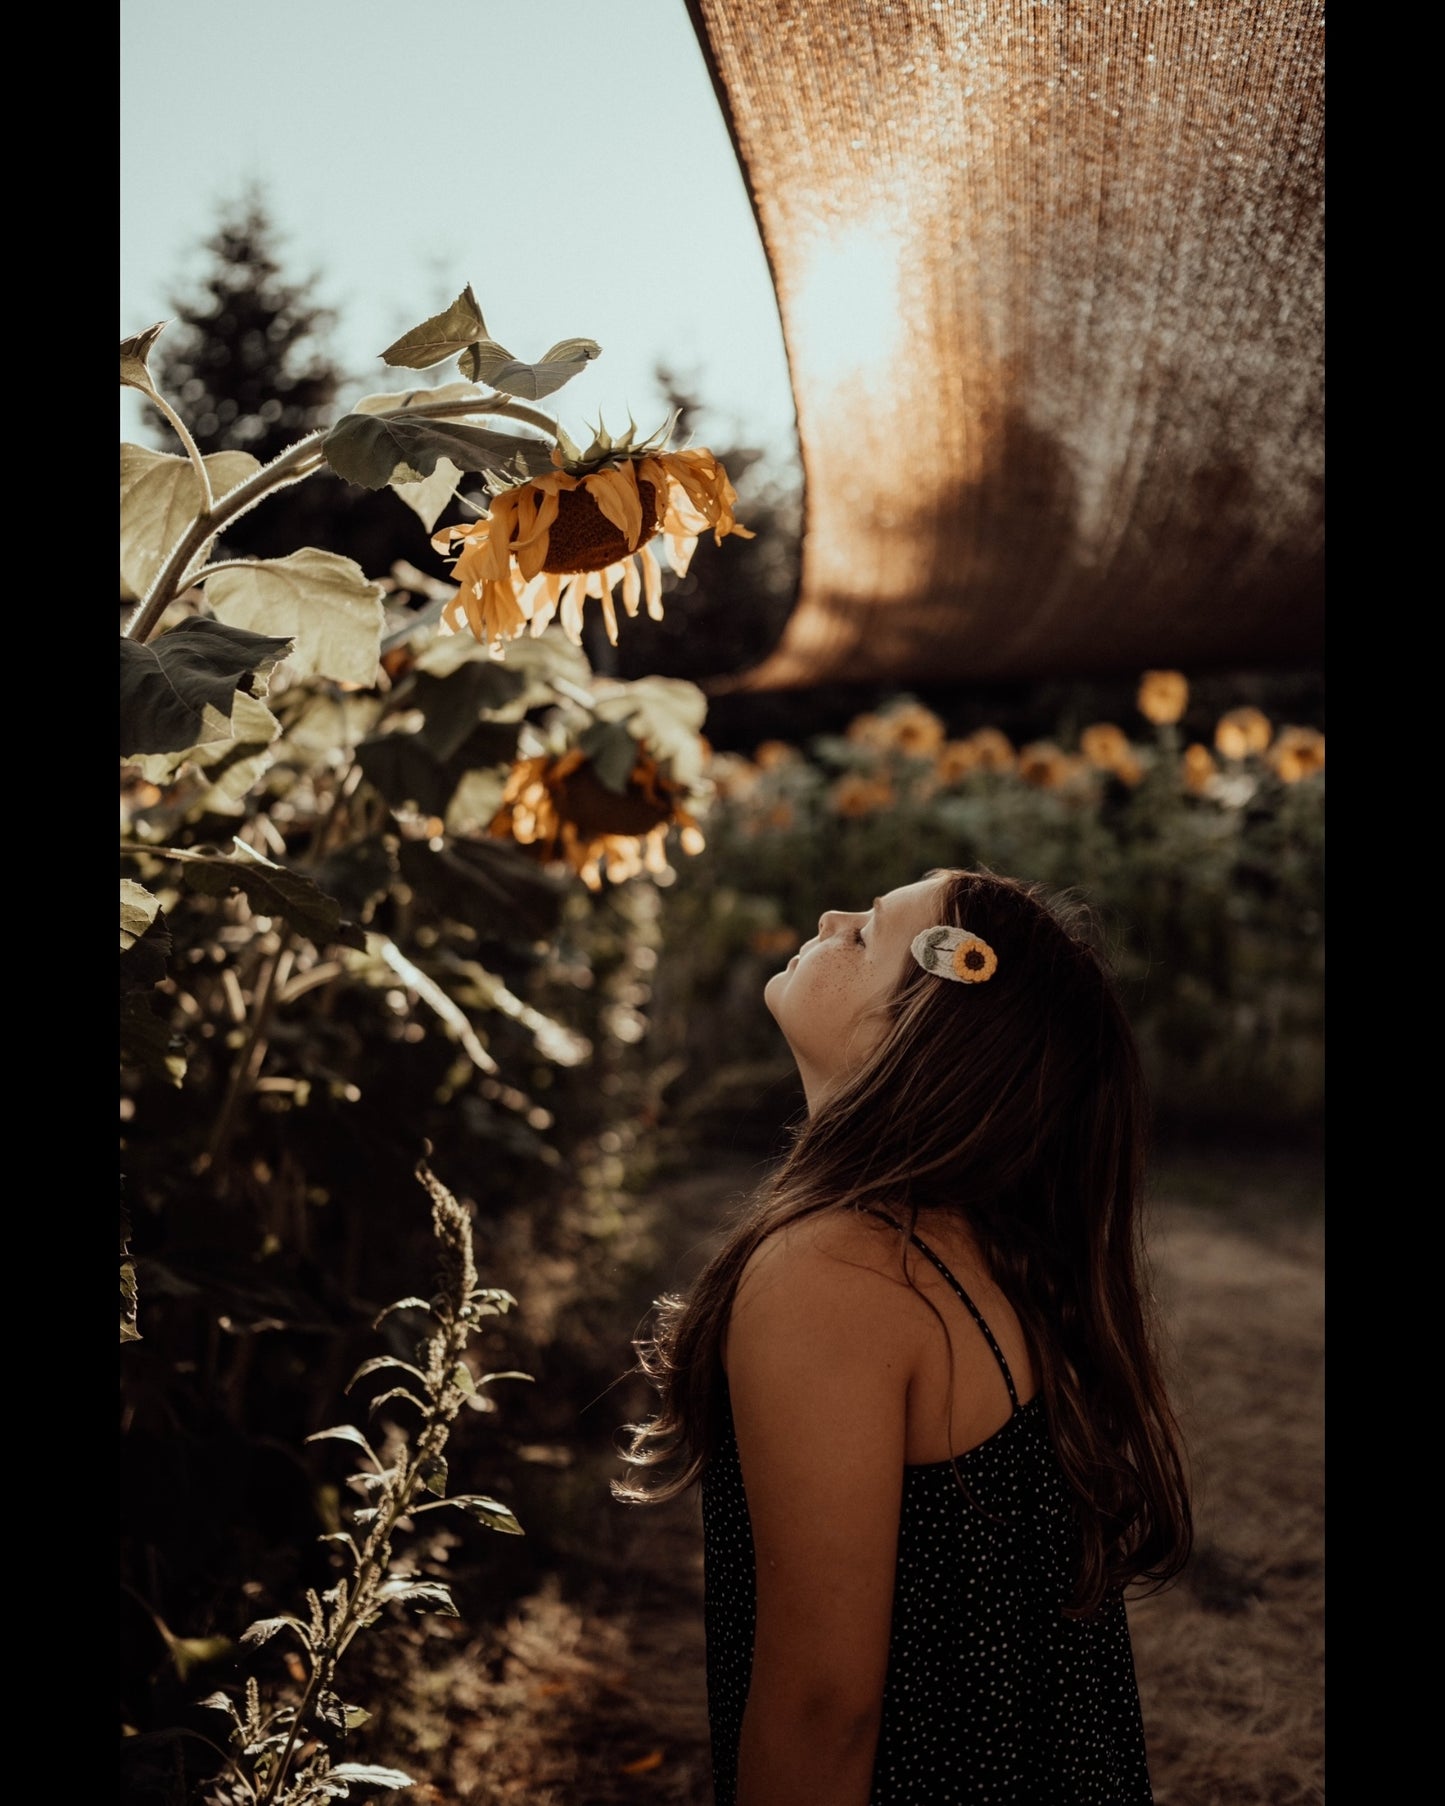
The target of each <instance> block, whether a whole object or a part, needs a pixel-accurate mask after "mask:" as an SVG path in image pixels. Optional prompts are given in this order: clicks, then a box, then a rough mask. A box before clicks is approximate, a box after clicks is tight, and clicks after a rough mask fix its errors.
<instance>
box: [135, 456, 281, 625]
mask: <svg viewBox="0 0 1445 1806" xmlns="http://www.w3.org/2000/svg"><path fill="white" fill-rule="evenodd" d="M205 466H206V472H207V474H208V475H209V477H210V479H211V490H212V493H213V494H214V495H216V496H217V497H219V496H222V495H224V494H225V493H226V492H227V491H228V490H231V489H234V488H235V487H236V485H237V484H238V483H242V482H244V481H245V479H246V478H247V477H249V476H251V475H252V474H253V473H254V472H255V471H258V470H259V469H260V468H261V466H260V465H259V464H258V463H257V462H256V460H255V459H254V458H253V457H252V456H251V454H250V453H249V452H239V451H226V452H212V453H211V455H210V457H208V458H207V459H206V460H205ZM201 506H202V498H201V480H200V478H199V477H198V476H197V475H196V472H195V468H194V466H193V465H192V463H191V461H190V459H189V458H180V457H175V456H173V455H172V454H171V453H169V452H155V451H151V450H149V449H148V448H147V447H146V446H144V445H122V446H121V448H120V574H121V577H122V579H123V580H124V581H125V582H126V583H127V584H128V585H129V587H130V589H131V590H132V592H133V593H134V594H135V595H137V596H143V595H144V594H145V593H146V591H147V590H148V589H149V588H150V586H151V584H152V582H153V581H154V580H155V576H156V573H157V572H158V571H159V570H160V568H161V565H162V564H163V563H164V561H165V558H166V555H167V553H168V552H169V551H170V549H171V547H172V546H174V545H175V544H176V543H177V542H178V541H179V539H180V537H181V535H182V534H183V533H184V532H185V531H186V529H187V528H188V527H189V526H190V525H191V523H192V522H193V521H194V520H195V519H196V517H197V516H198V515H199V514H200V512H201Z"/></svg>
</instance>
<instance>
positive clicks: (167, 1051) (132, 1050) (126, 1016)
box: [120, 991, 186, 1090]
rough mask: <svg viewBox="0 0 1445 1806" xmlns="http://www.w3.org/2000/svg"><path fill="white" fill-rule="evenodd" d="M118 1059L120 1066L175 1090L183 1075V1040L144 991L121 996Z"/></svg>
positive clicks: (184, 1056)
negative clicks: (129, 1068)
mask: <svg viewBox="0 0 1445 1806" xmlns="http://www.w3.org/2000/svg"><path fill="white" fill-rule="evenodd" d="M120 1059H121V1065H122V1066H128V1067H132V1068H134V1069H135V1070H136V1071H138V1072H144V1073H148V1074H149V1075H150V1076H151V1077H152V1078H155V1079H159V1080H160V1081H161V1082H162V1083H163V1084H167V1085H174V1086H175V1087H176V1088H177V1089H178V1090H179V1088H180V1085H181V1081H182V1080H183V1079H184V1078H185V1076H186V1055H185V1043H184V1042H183V1041H182V1040H181V1039H180V1037H179V1036H178V1035H176V1034H175V1033H174V1032H173V1031H172V1029H171V1025H170V1023H169V1022H168V1021H167V1020H166V1018H165V1017H163V1016H160V1015H157V1013H156V1008H155V1004H154V1003H153V1001H152V1000H151V997H150V994H149V992H147V991H134V992H131V993H130V994H129V995H126V996H123V997H122V998H121V1000H120Z"/></svg>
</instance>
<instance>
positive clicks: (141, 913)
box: [120, 878, 161, 953]
mask: <svg viewBox="0 0 1445 1806" xmlns="http://www.w3.org/2000/svg"><path fill="white" fill-rule="evenodd" d="M160 907H161V900H160V898H159V897H153V896H152V895H151V893H150V892H149V891H148V890H147V889H146V887H145V886H144V885H143V884H137V883H136V882H135V880H134V879H133V878H122V879H121V881H120V950H121V952H122V953H127V952H129V951H130V949H131V948H132V947H134V946H135V944H136V942H137V941H138V940H139V939H140V938H141V936H142V935H143V934H144V933H145V931H146V929H147V928H149V927H150V925H151V923H152V922H153V921H155V919H156V917H157V915H159V914H160Z"/></svg>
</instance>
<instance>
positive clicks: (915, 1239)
mask: <svg viewBox="0 0 1445 1806" xmlns="http://www.w3.org/2000/svg"><path fill="white" fill-rule="evenodd" d="M863 1208H864V1209H865V1210H867V1211H868V1214H869V1215H870V1216H875V1217H882V1218H883V1221H884V1222H885V1223H892V1224H893V1227H894V1228H895V1229H897V1228H898V1227H899V1224H897V1223H895V1222H894V1221H893V1218H892V1217H891V1216H889V1215H888V1214H887V1213H886V1212H885V1211H882V1210H874V1209H872V1207H871V1206H869V1205H866V1204H865V1205H864V1206H863ZM908 1239H909V1241H910V1242H912V1243H913V1245H914V1247H915V1248H917V1249H918V1251H919V1253H920V1254H924V1255H926V1256H927V1257H928V1259H929V1260H931V1261H932V1262H933V1264H934V1266H935V1267H937V1268H938V1270H939V1272H940V1273H941V1274H942V1275H943V1277H944V1278H945V1279H946V1280H947V1281H948V1283H949V1284H950V1285H951V1286H952V1287H953V1289H954V1291H955V1292H957V1294H958V1296H959V1297H960V1298H961V1299H962V1300H963V1302H964V1304H965V1306H966V1307H967V1309H968V1314H969V1315H970V1316H971V1317H972V1318H973V1320H974V1322H975V1323H976V1324H977V1325H978V1327H979V1328H980V1329H981V1330H982V1331H983V1338H984V1341H985V1342H987V1343H988V1345H989V1347H990V1348H991V1349H992V1350H993V1358H994V1359H995V1360H996V1361H997V1362H998V1365H999V1372H1000V1373H1002V1375H1003V1383H1004V1385H1005V1386H1007V1387H1008V1396H1009V1403H1010V1405H1012V1407H1013V1409H1014V1410H1015V1411H1017V1410H1018V1408H1019V1395H1018V1391H1017V1389H1016V1387H1015V1386H1014V1376H1013V1375H1012V1374H1011V1373H1010V1372H1009V1365H1008V1362H1007V1361H1006V1360H1005V1359H1004V1355H1003V1350H1002V1349H1001V1348H1000V1347H999V1345H998V1342H997V1340H996V1338H995V1336H994V1333H993V1331H992V1330H991V1329H990V1328H989V1326H988V1324H987V1323H986V1322H985V1321H984V1317H983V1312H982V1311H981V1310H980V1309H979V1308H978V1306H977V1305H976V1304H975V1303H974V1302H973V1300H972V1299H971V1298H970V1297H969V1295H968V1293H967V1292H965V1291H964V1289H963V1287H962V1286H961V1285H960V1284H959V1283H958V1281H957V1280H956V1279H955V1278H954V1277H953V1275H952V1273H950V1272H949V1270H948V1268H947V1267H945V1266H944V1264H943V1262H942V1261H941V1260H940V1259H939V1258H938V1256H937V1255H936V1254H935V1253H934V1252H933V1250H932V1248H930V1247H929V1245H928V1243H927V1242H925V1241H924V1239H923V1237H922V1236H921V1235H910V1236H909V1238H908Z"/></svg>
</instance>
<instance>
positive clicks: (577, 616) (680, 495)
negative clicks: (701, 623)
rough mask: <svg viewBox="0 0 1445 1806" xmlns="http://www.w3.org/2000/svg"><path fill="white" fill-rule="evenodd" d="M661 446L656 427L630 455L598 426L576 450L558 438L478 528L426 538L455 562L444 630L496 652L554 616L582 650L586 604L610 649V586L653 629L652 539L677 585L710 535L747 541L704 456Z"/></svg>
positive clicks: (657, 600) (658, 596) (718, 469)
mask: <svg viewBox="0 0 1445 1806" xmlns="http://www.w3.org/2000/svg"><path fill="white" fill-rule="evenodd" d="M666 436H667V429H664V431H663V433H662V434H660V435H655V436H654V438H652V439H650V440H647V441H645V442H644V443H643V444H641V445H638V446H633V445H632V444H631V439H632V434H631V431H630V430H629V432H628V433H627V434H625V435H624V436H623V438H621V439H618V440H613V439H612V438H610V437H609V436H608V435H607V433H606V432H605V431H603V430H602V429H601V428H600V427H599V429H598V433H597V436H596V437H595V438H594V439H593V441H592V444H591V445H590V446H589V447H588V448H587V450H586V451H585V452H582V451H578V449H577V447H576V446H574V445H573V444H572V443H571V441H570V440H568V439H567V438H566V436H565V434H564V435H561V436H560V438H559V442H558V444H557V446H556V447H555V448H554V449H553V452H552V461H553V463H554V464H555V465H556V467H557V468H556V469H555V470H550V471H548V472H546V474H545V475H543V476H539V477H531V478H529V479H528V480H527V481H525V482H522V483H516V484H513V485H512V486H511V487H509V488H505V489H502V490H500V491H499V492H498V493H496V494H494V495H493V497H492V501H491V507H490V510H489V512H488V514H487V516H486V518H485V519H484V520H475V521H468V522H466V523H464V524H463V525H460V526H452V527H444V528H443V529H442V530H441V531H440V532H439V533H435V534H433V535H432V545H433V547H434V548H435V550H437V551H438V552H440V553H442V554H443V556H450V555H452V554H455V555H454V559H453V564H452V577H453V579H454V581H455V582H456V583H457V585H458V586H459V587H458V591H457V594H456V595H455V596H454V597H453V598H452V600H451V601H450V602H449V603H448V604H447V606H446V608H445V610H444V611H443V615H442V619H443V621H444V622H445V623H446V625H447V626H448V627H449V628H451V629H452V630H453V631H459V630H460V628H461V625H462V623H463V621H465V623H466V624H467V626H469V627H470V628H471V630H472V632H473V633H474V634H475V635H476V637H477V638H478V639H479V640H480V641H482V643H483V644H484V645H486V646H490V647H491V648H493V650H496V649H499V648H500V647H501V646H502V645H503V644H505V642H506V641H507V640H510V639H515V638H516V637H517V635H518V634H520V633H522V632H524V631H525V630H526V629H527V628H528V627H530V629H531V631H532V632H533V633H534V634H538V633H541V632H542V630H543V629H544V628H545V627H546V626H547V624H548V622H549V621H550V620H551V619H552V617H553V615H554V614H558V613H559V611H560V619H561V623H562V629H563V631H564V632H565V633H566V635H567V637H568V638H569V639H570V640H572V641H573V642H574V643H575V644H579V645H580V643H581V640H582V610H583V605H584V603H585V602H586V600H587V598H588V597H589V596H594V597H596V598H597V600H598V601H599V602H600V603H601V605H602V618H603V620H604V622H605V623H606V627H607V637H608V639H609V640H610V641H611V642H612V644H613V645H614V646H615V645H616V644H617V610H616V608H615V606H614V604H613V599H612V597H613V591H614V589H615V588H616V587H617V585H618V584H619V583H620V584H621V585H622V606H623V608H624V609H625V610H626V611H627V613H628V614H629V615H635V614H636V613H637V609H638V604H639V602H641V601H643V600H644V598H645V600H646V604H647V612H648V614H649V615H650V616H651V617H652V619H653V620H660V619H661V618H662V571H661V568H660V566H659V565H658V562H657V559H656V557H655V556H654V554H653V551H652V548H651V545H650V544H649V542H650V541H651V540H652V539H653V538H654V537H655V536H656V535H657V534H658V533H661V534H662V535H663V543H664V546H665V547H666V551H667V559H668V563H669V564H670V565H671V566H672V569H673V570H674V571H675V572H676V573H677V575H678V576H679V577H681V576H683V575H685V574H686V572H687V567H688V564H689V562H690V561H691V558H692V554H693V551H694V550H695V549H696V546H697V542H698V537H699V535H700V534H702V533H703V532H705V531H706V530H707V529H708V528H709V527H710V528H711V529H712V534H713V540H714V543H715V544H719V545H720V544H721V543H722V541H723V539H724V538H725V537H726V536H727V535H728V534H735V535H737V536H738V537H740V538H742V539H751V538H752V537H753V535H752V534H751V533H750V532H749V531H748V529H747V528H746V527H740V526H739V525H738V524H737V521H736V520H735V519H734V517H733V507H734V504H735V503H736V501H737V492H736V490H735V489H734V488H733V486H732V484H731V483H730V482H729V481H728V475H727V472H726V470H724V468H723V466H722V465H721V464H720V463H719V461H718V460H717V459H716V458H715V457H714V456H713V454H712V453H711V452H710V451H708V450H706V449H705V448H704V447H702V446H697V447H695V448H693V449H691V450H687V451H664V450H663V449H662V444H663V443H664V442H665V440H666ZM457 548H460V549H459V550H458V549H457Z"/></svg>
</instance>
